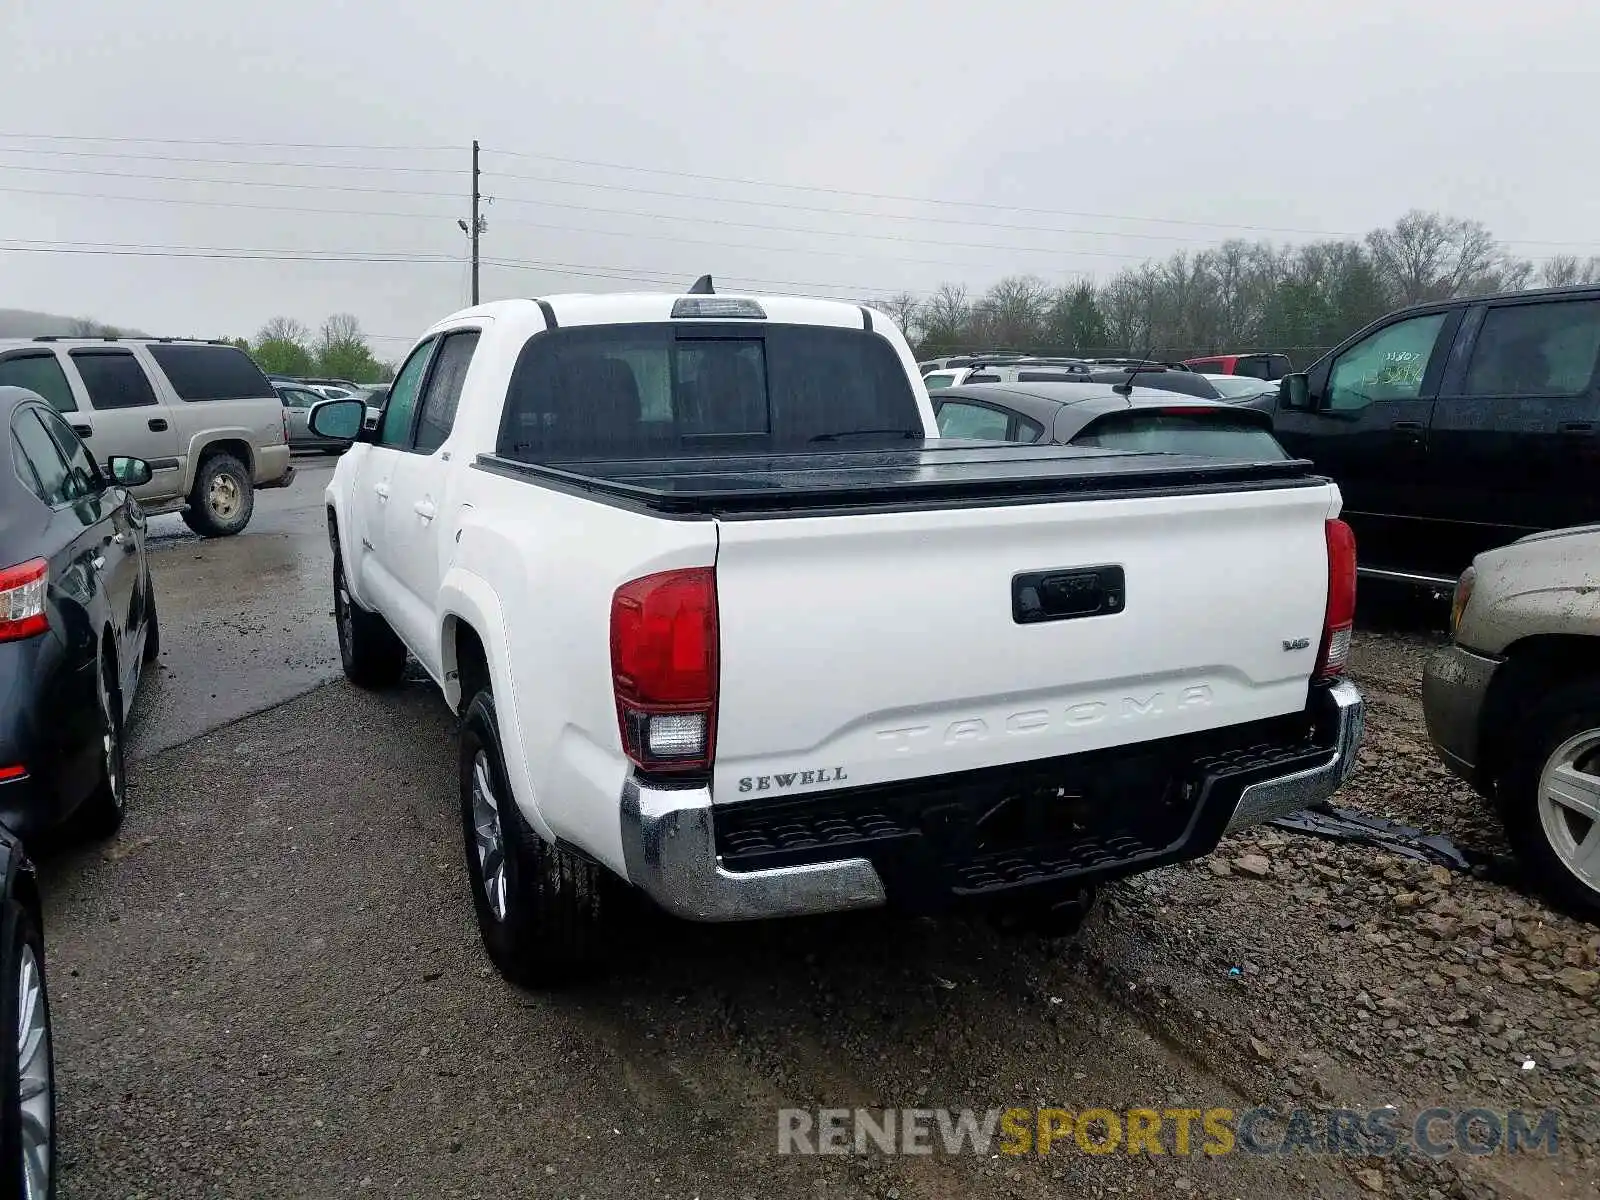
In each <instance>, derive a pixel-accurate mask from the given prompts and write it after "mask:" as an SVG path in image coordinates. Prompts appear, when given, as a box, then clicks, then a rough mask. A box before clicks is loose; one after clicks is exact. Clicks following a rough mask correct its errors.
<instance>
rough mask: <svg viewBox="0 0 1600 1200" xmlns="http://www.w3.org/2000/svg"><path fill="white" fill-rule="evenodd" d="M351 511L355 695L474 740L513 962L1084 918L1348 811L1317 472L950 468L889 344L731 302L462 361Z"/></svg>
mask: <svg viewBox="0 0 1600 1200" xmlns="http://www.w3.org/2000/svg"><path fill="white" fill-rule="evenodd" d="M362 415H363V413H362V406H361V404H360V403H359V402H356V401H348V400H333V401H327V402H325V403H323V404H319V405H317V406H316V408H315V409H314V410H313V414H312V417H311V424H312V428H313V429H314V430H316V431H318V432H319V433H321V434H323V435H325V436H339V437H347V438H354V439H355V441H356V444H355V445H354V446H352V448H351V450H350V452H349V453H347V454H346V455H345V456H344V457H343V458H342V459H341V460H340V462H339V465H338V468H337V470H336V471H335V473H334V477H333V481H332V483H331V484H330V485H329V487H328V489H327V510H328V531H329V534H330V536H331V538H332V542H333V548H334V552H335V560H334V589H335V604H336V613H337V618H338V626H339V645H340V649H341V652H342V655H343V661H344V668H345V671H346V673H347V674H348V675H349V677H350V678H351V679H352V680H354V681H355V682H356V683H358V684H362V685H365V686H372V687H376V686H383V685H386V684H392V683H394V682H396V681H398V680H399V679H400V677H401V674H402V672H403V670H404V669H405V663H406V654H407V651H409V652H410V653H411V654H412V655H413V656H415V658H416V659H417V661H418V662H419V663H421V665H422V667H423V669H424V670H426V671H427V673H428V674H429V675H430V676H432V677H433V679H434V680H436V681H437V682H438V684H439V686H440V687H441V689H442V690H443V692H444V695H445V699H446V701H447V702H448V703H449V704H450V705H451V707H452V708H453V709H454V710H455V711H456V712H457V713H459V714H460V715H461V718H462V724H461V734H460V792H461V794H460V803H461V819H462V827H463V834H464V844H465V849H466V861H467V869H468V874H469V876H470V878H471V883H472V889H473V896H474V903H475V906H476V909H477V916H478V922H479V927H480V930H481V932H482V934H483V939H484V942H485V944H486V946H487V949H488V952H489V954H490V956H491V958H492V959H493V961H494V962H495V964H496V966H497V967H498V968H499V969H500V970H501V971H502V973H504V974H505V975H507V976H508V977H510V978H514V979H518V980H522V981H544V982H558V981H560V980H561V979H563V978H564V977H568V976H571V975H573V974H575V973H580V972H583V971H584V970H586V969H589V968H591V967H592V966H594V965H595V963H596V961H597V960H598V959H599V958H601V957H602V956H603V949H604V945H605V930H606V925H607V916H608V913H609V912H610V911H611V908H612V905H611V900H610V899H609V898H608V897H610V896H612V895H613V893H612V892H611V890H610V889H611V888H612V886H613V885H614V884H615V883H616V881H618V880H621V881H625V882H626V883H627V884H631V885H633V887H634V888H636V889H639V890H641V891H643V892H644V893H646V894H648V896H649V897H651V898H653V899H654V900H655V901H656V902H657V903H659V904H660V905H662V906H663V907H665V908H666V909H668V910H669V911H671V912H673V913H676V914H679V915H681V916H683V917H688V918H693V919H698V920H710V921H718V920H742V919H749V918H763V917H777V916H782V915H788V914H799V913H816V912H824V911H832V910H841V909H852V908H861V907H867V906H871V905H881V904H885V903H898V904H904V905H908V906H916V907H920V908H922V909H924V910H926V909H929V908H935V909H937V908H940V907H944V906H948V905H951V904H954V903H966V902H971V903H988V904H996V905H1001V906H1005V907H1007V908H1010V909H1013V910H1016V909H1020V910H1022V911H1024V912H1032V913H1045V912H1049V911H1052V910H1054V911H1064V912H1071V911H1077V910H1078V909H1080V908H1081V906H1082V905H1084V904H1085V903H1087V899H1088V896H1089V894H1090V890H1091V889H1092V888H1093V886H1094V885H1096V884H1098V883H1100V882H1103V881H1105V880H1108V879H1112V878H1115V877H1117V876H1120V875H1127V874H1130V873H1133V872H1137V871H1142V870H1146V869H1149V868H1151V867H1156V866H1160V865H1162V864H1165V863H1171V862H1176V861H1179V860H1183V859H1188V858H1194V857H1197V856H1199V855H1203V854H1205V853H1207V852H1208V851H1210V850H1211V849H1212V848H1213V847H1214V846H1215V845H1216V843H1217V841H1218V840H1219V839H1220V838H1221V837H1222V835H1223V834H1224V832H1225V831H1227V830H1228V829H1231V828H1234V827H1237V826H1239V825H1243V824H1248V823H1250V822H1253V821H1260V820H1264V819H1266V818H1269V817H1271V816H1274V815H1277V814H1280V813H1284V812H1289V811H1293V810H1296V809H1298V808H1301V807H1303V806H1305V805H1307V804H1311V803H1314V802H1316V801H1318V800H1321V799H1322V798H1324V797H1326V796H1327V795H1329V794H1330V793H1331V792H1332V791H1333V790H1334V789H1335V788H1337V787H1338V786H1339V784H1340V783H1341V782H1342V781H1343V780H1344V778H1345V777H1346V775H1347V774H1348V773H1349V771H1350V769H1351V767H1352V765H1353V764H1354V761H1355V752H1356V747H1357V745H1358V742H1359V740H1360V737H1361V727H1362V700H1361V697H1360V694H1359V693H1358V692H1357V690H1356V689H1355V687H1354V686H1353V685H1352V684H1350V683H1349V682H1347V681H1345V680H1343V679H1342V677H1341V673H1342V669H1343V666H1344V660H1345V657H1346V654H1347V652H1348V648H1349V640H1350V626H1351V621H1352V618H1353V610H1354V605H1355V547H1354V543H1353V541H1352V539H1351V536H1350V532H1349V529H1348V527H1347V526H1346V525H1344V524H1343V522H1341V521H1339V520H1338V519H1337V517H1338V512H1339V505H1340V497H1339V493H1338V490H1337V489H1336V488H1335V487H1334V485H1333V484H1332V483H1330V482H1329V481H1328V480H1326V479H1324V478H1321V477H1318V476H1317V475H1315V474H1313V473H1312V471H1311V470H1310V469H1309V466H1308V464H1306V463H1304V462H1298V461H1284V462H1266V463H1263V462H1250V463H1246V462H1235V461H1229V460H1226V459H1212V458H1199V457H1193V456H1185V455H1173V454H1153V453H1123V452H1117V451H1104V450H1090V449H1083V448H1071V447H1060V446H1036V445H1020V444H1001V443H991V442H971V441H953V440H942V441H941V440H939V438H938V434H937V428H936V426H935V424H934V419H933V414H932V410H931V408H930V405H929V402H928V396H927V393H926V392H925V391H924V390H923V388H922V386H921V383H920V380H919V377H918V373H917V366H916V363H915V361H914V360H913V358H912V356H911V352H910V349H909V348H908V346H907V345H906V342H905V339H904V338H903V337H902V336H901V334H900V332H899V330H897V329H896V328H895V327H894V325H893V324H892V322H891V321H890V320H889V319H888V318H887V317H885V316H883V315H882V314H881V313H878V312H875V311H872V310H869V309H864V308H859V307H855V306H853V305H848V304H842V303H829V302H822V301H816V300H805V299H793V298H788V299H785V298H774V297H766V296H763V297H759V298H757V297H746V296H726V295H709V294H691V295H681V296H675V295H610V296H587V295H575V296H557V297H551V298H548V299H543V300H508V301H500V302H496V303H492V304H484V305H481V306H478V307H475V308H471V309H468V310H466V311H463V312H460V313H457V314H456V315H454V316H452V317H449V318H448V319H446V320H444V321H441V322H440V323H439V324H437V325H436V326H434V327H433V328H432V329H431V330H429V331H428V333H427V334H426V335H425V336H424V337H423V338H422V339H421V341H420V342H419V343H418V344H417V346H416V348H415V349H414V350H413V351H412V352H411V354H410V356H409V357H408V358H407V359H406V361H405V363H404V365H403V366H402V367H401V369H400V372H399V374H398V375H397V377H396V379H395V381H394V384H393V386H392V388H391V391H390V395H389V400H388V403H387V405H386V406H385V408H384V411H383V416H382V419H381V422H380V424H379V426H378V428H377V429H375V430H367V429H362V428H361V418H362Z"/></svg>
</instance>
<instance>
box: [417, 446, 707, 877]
mask: <svg viewBox="0 0 1600 1200" xmlns="http://www.w3.org/2000/svg"><path fill="white" fill-rule="evenodd" d="M464 499H465V501H466V506H465V507H464V508H463V510H462V511H460V512H459V513H458V514H457V520H458V522H459V525H460V528H461V539H460V542H459V543H458V548H457V550H456V552H455V554H454V556H453V557H452V560H451V562H450V564H449V567H448V568H447V570H446V573H445V577H444V581H445V588H444V594H443V595H442V596H441V611H440V613H439V614H438V617H439V622H440V627H441V628H444V626H445V624H446V621H447V619H448V618H449V617H450V616H451V615H452V614H451V611H450V608H449V605H450V592H451V578H452V573H454V572H465V573H467V574H470V575H475V576H477V577H479V578H482V579H484V580H486V581H487V582H488V584H489V587H490V590H491V592H492V594H493V595H494V596H495V597H497V598H498V601H499V607H500V610H501V613H502V614H503V618H504V626H503V629H502V630H501V632H500V637H502V638H503V639H504V644H505V648H506V651H507V658H506V659H505V661H506V662H508V663H509V664H510V666H509V672H510V675H509V679H508V680H507V681H505V682H506V683H508V684H509V687H510V690H511V694H510V695H509V696H507V695H505V694H503V686H504V685H503V684H497V694H496V697H495V702H496V706H497V708H498V710H499V715H500V734H501V738H502V740H503V741H504V742H505V744H506V757H507V767H508V770H509V771H510V772H511V775H512V779H511V783H512V788H513V790H514V792H515V793H516V799H517V802H518V804H519V806H520V807H521V808H522V811H523V812H524V814H526V815H527V816H528V817H529V819H530V820H532V821H534V822H535V825H536V827H539V826H541V825H542V826H543V828H545V829H547V830H548V831H549V832H550V833H552V834H553V835H554V836H556V837H559V838H562V839H564V840H567V841H570V842H573V843H575V844H577V845H580V846H582V847H584V849H586V850H587V851H588V852H589V853H591V854H593V855H595V856H596V857H597V858H599V859H601V860H602V861H603V862H606V863H607V865H609V866H611V867H612V868H613V869H614V870H617V871H619V872H620V871H623V870H625V867H624V864H623V861H622V850H621V843H620V834H619V829H618V824H617V805H618V802H619V798H620V796H621V794H622V784H623V780H624V778H625V777H626V774H627V770H628V764H627V761H626V759H625V758H624V757H623V755H622V749H621V739H620V737H619V735H618V732H617V710H616V705H615V702H614V700H613V694H612V687H611V642H610V616H611V597H612V594H613V592H615V590H616V589H617V587H618V586H619V585H620V584H622V583H625V582H627V581H628V580H630V579H635V578H638V577H639V576H641V575H648V574H651V573H653V572H656V571H666V570H672V569H675V568H680V567H705V566H710V565H712V563H713V561H714V560H715V556H716V536H717V530H716V525H715V523H714V522H712V521H709V520H702V521H663V520H660V519H659V518H656V517H653V516H645V515H641V514H638V513H632V512H628V511H625V510H623V509H619V508H615V507H611V506H608V505H603V504H595V503H593V502H591V501H588V500H585V499H580V498H578V497H574V496H569V495H565V494H562V493H560V492H556V491H552V490H549V489H545V488H536V487H529V486H528V485H527V484H525V483H522V482H519V481H516V480H511V479H506V478H503V477H500V476H496V475H492V474H489V473H487V472H481V471H473V472H471V473H470V482H469V484H468V486H467V491H466V494H465V496H464ZM493 657H494V656H493V655H492V654H491V660H493ZM446 661H449V657H448V656H447V658H446Z"/></svg>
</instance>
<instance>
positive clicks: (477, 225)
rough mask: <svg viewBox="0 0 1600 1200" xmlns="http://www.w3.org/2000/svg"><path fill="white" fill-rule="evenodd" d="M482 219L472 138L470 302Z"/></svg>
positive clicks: (475, 281)
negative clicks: (479, 214) (479, 212)
mask: <svg viewBox="0 0 1600 1200" xmlns="http://www.w3.org/2000/svg"><path fill="white" fill-rule="evenodd" d="M482 232H483V221H482V219H481V218H480V217H479V216H478V139H477V138H473V139H472V302H473V303H474V304H476V303H477V302H478V235H479V234H480V233H482Z"/></svg>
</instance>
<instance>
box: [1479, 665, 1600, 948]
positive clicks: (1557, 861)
mask: <svg viewBox="0 0 1600 1200" xmlns="http://www.w3.org/2000/svg"><path fill="white" fill-rule="evenodd" d="M1497 798H1498V800H1499V804H1500V814H1501V818H1502V819H1503V820H1504V822H1505V827H1506V837H1507V839H1508V840H1509V841H1510V842H1511V846H1512V848H1513V849H1514V850H1515V851H1516V852H1517V856H1518V857H1519V858H1520V859H1521V860H1522V862H1523V864H1524V865H1525V866H1526V867H1527V868H1528V873H1529V875H1530V876H1531V877H1532V878H1533V879H1534V880H1535V881H1536V882H1537V883H1538V885H1539V886H1540V887H1542V888H1543V889H1544V890H1545V892H1546V893H1547V894H1548V895H1549V896H1550V898H1551V899H1553V900H1555V901H1556V902H1557V903H1559V904H1563V905H1564V906H1566V907H1567V908H1569V909H1573V910H1575V911H1577V912H1579V913H1581V914H1583V915H1584V916H1587V917H1588V918H1589V919H1590V920H1595V919H1600V684H1592V683H1585V684H1577V685H1574V686H1571V687H1567V688H1562V689H1560V690H1558V691H1556V692H1553V693H1552V694H1550V695H1549V696H1547V697H1546V698H1545V699H1544V701H1542V702H1541V703H1540V704H1539V705H1538V706H1537V707H1536V708H1534V710H1533V711H1532V712H1530V713H1529V714H1528V715H1527V716H1526V717H1525V718H1524V719H1523V721H1522V724H1521V727H1520V728H1519V730H1518V732H1517V735H1516V742H1515V746H1514V749H1513V757H1512V761H1511V766H1510V769H1509V770H1508V771H1507V772H1506V774H1505V777H1504V778H1503V779H1502V780H1501V782H1500V785H1499V787H1498V788H1497Z"/></svg>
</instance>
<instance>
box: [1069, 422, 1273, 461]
mask: <svg viewBox="0 0 1600 1200" xmlns="http://www.w3.org/2000/svg"><path fill="white" fill-rule="evenodd" d="M1072 444H1073V445H1074V446H1098V447H1100V448H1101V449H1103V450H1132V451H1139V452H1142V453H1147V454H1148V453H1158V454H1198V455H1203V456H1206V457H1209V458H1231V459H1239V460H1243V461H1245V462H1282V461H1283V460H1284V459H1286V458H1288V457H1289V456H1288V454H1286V453H1285V452H1284V449H1283V447H1282V446H1280V445H1279V444H1278V439H1277V438H1275V437H1273V436H1272V434H1271V433H1270V432H1269V431H1268V430H1266V429H1263V428H1262V427H1261V426H1260V425H1257V424H1255V423H1254V422H1251V421H1242V420H1240V419H1239V418H1238V417H1236V416H1234V415H1232V414H1230V413H1228V412H1225V411H1224V412H1217V411H1215V410H1212V409H1207V410H1206V411H1204V412H1198V413H1194V414H1192V415H1191V414H1188V413H1164V412H1140V411H1137V410H1136V411H1134V412H1129V413H1116V414H1114V415H1112V416H1108V417H1102V418H1100V420H1098V421H1096V422H1095V423H1094V424H1092V425H1090V426H1089V427H1088V428H1087V429H1085V430H1084V431H1083V432H1082V433H1080V434H1078V436H1077V437H1075V438H1073V439H1072Z"/></svg>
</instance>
